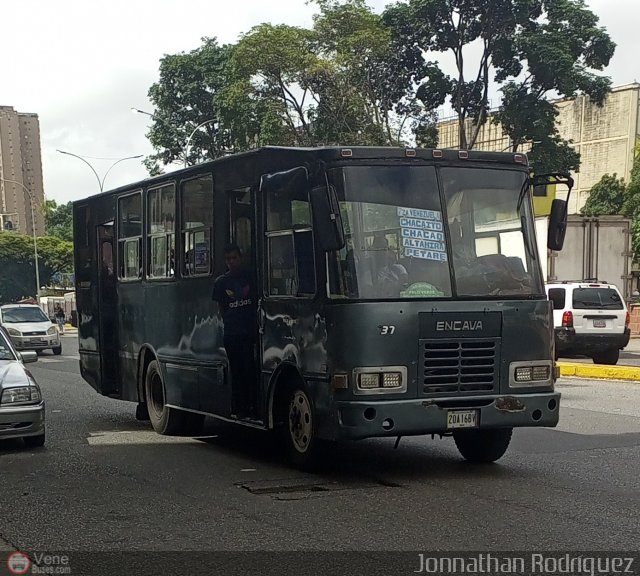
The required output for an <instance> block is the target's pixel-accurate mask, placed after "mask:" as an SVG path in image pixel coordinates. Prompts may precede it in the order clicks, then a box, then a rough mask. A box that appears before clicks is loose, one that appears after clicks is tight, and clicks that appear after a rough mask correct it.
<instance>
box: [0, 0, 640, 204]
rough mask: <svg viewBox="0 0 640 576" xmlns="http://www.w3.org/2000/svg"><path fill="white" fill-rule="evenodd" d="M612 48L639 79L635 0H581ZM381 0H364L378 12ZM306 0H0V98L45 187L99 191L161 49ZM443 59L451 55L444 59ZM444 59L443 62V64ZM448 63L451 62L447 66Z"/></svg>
mask: <svg viewBox="0 0 640 576" xmlns="http://www.w3.org/2000/svg"><path fill="white" fill-rule="evenodd" d="M586 2H587V4H588V5H589V7H590V8H591V10H593V11H594V12H595V13H596V14H598V16H599V17H600V22H601V24H602V25H603V26H605V27H606V28H607V29H608V31H609V34H610V35H611V36H612V38H613V40H614V41H615V42H616V43H617V45H618V47H617V50H616V54H615V56H614V58H613V60H612V62H611V65H610V66H609V68H608V70H607V74H608V75H609V76H611V78H612V80H613V83H614V85H622V84H628V83H631V82H634V81H636V80H638V81H640V65H638V64H637V62H636V59H637V55H638V54H640V34H638V31H637V23H638V21H640V0H586ZM388 3H389V2H388V0H369V2H368V4H369V5H370V6H372V7H373V8H374V10H376V11H377V12H380V11H381V10H382V9H383V8H384V6H385V5H386V4H388ZM314 12H315V9H314V6H313V5H308V4H307V3H306V1H305V0H277V2H267V1H265V0H243V1H241V2H238V1H232V2H223V1H221V0H183V1H182V2H176V1H175V0H171V1H169V0H127V1H124V0H109V1H106V0H89V1H87V0H56V1H55V2H52V1H49V0H5V1H4V2H2V10H1V16H0V18H1V19H2V33H1V34H0V54H1V55H2V63H3V66H2V69H1V72H0V105H5V106H13V108H15V109H16V110H17V111H19V112H34V113H36V114H38V116H39V118H40V130H41V142H42V163H43V175H44V189H45V195H46V197H47V198H48V199H54V200H56V201H57V202H59V203H60V202H67V201H69V200H77V199H79V198H83V197H85V196H90V195H92V194H95V193H97V192H98V191H99V187H98V181H97V179H96V177H95V175H94V174H93V173H92V172H91V170H90V169H89V167H88V166H87V165H86V164H84V163H83V162H81V161H80V160H78V159H77V158H73V157H70V156H64V155H62V154H59V153H57V152H56V149H61V150H66V151H68V152H72V153H74V154H78V155H81V156H85V157H92V158H107V160H99V159H92V158H88V161H89V162H90V163H91V164H92V166H93V167H94V168H95V170H96V171H97V172H98V174H99V176H100V178H102V177H103V176H104V174H105V173H106V171H107V170H108V169H109V167H110V166H111V165H112V164H113V162H114V161H115V160H117V159H119V158H123V157H126V156H133V155H136V154H143V155H147V154H150V153H151V152H152V149H151V146H150V145H149V143H148V142H147V139H146V137H145V134H146V132H147V129H148V124H149V121H150V118H148V117H146V116H144V115H140V114H133V113H132V112H131V107H132V106H133V107H136V108H140V109H142V110H148V111H150V112H151V111H153V109H152V107H151V105H150V103H149V100H148V98H147V92H148V90H149V87H150V86H151V84H153V83H154V82H156V81H157V79H158V65H159V60H160V59H161V58H162V57H163V56H164V55H165V54H176V53H179V52H189V51H191V50H193V49H195V48H197V47H198V46H200V45H201V44H202V42H201V39H202V38H203V37H205V36H208V37H214V36H215V37H217V38H218V41H219V42H220V43H221V44H223V43H227V42H235V41H236V40H237V39H238V36H239V34H241V33H243V32H247V31H248V30H249V29H250V28H251V27H252V26H254V25H256V24H260V23H262V22H271V23H286V24H291V25H300V26H310V25H311V16H312V14H313V13H314ZM447 62H448V61H447ZM447 67H448V66H447ZM449 71H451V70H450V69H449ZM140 162H141V159H140V160H126V161H123V162H120V163H119V164H118V165H117V166H115V167H114V168H113V170H111V172H110V173H109V175H108V177H107V179H106V182H105V190H107V189H109V188H114V187H116V186H120V185H123V184H126V183H128V182H133V181H136V180H139V179H142V178H145V177H146V176H147V174H146V171H145V169H144V167H143V166H142V164H141V163H140Z"/></svg>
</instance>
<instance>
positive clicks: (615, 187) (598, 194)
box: [580, 174, 627, 216]
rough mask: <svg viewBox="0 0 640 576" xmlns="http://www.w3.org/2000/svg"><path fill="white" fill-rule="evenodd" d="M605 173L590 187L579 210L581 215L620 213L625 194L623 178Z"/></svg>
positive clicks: (625, 187) (625, 188)
mask: <svg viewBox="0 0 640 576" xmlns="http://www.w3.org/2000/svg"><path fill="white" fill-rule="evenodd" d="M616 176H617V175H616V174H614V175H613V176H611V175H609V174H605V175H604V176H603V177H602V178H600V180H599V181H598V182H597V183H596V184H595V185H594V186H593V188H591V190H590V191H589V196H588V198H587V201H586V202H585V205H584V206H583V207H582V209H581V210H580V214H582V215H583V216H609V215H613V214H622V207H623V205H624V203H625V199H626V196H627V186H626V184H625V182H624V179H622V178H617V177H616Z"/></svg>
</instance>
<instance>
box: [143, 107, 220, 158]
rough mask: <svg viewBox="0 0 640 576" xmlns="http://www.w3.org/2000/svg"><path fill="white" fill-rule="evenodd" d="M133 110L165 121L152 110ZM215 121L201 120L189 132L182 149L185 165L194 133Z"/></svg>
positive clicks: (158, 120)
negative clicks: (152, 112)
mask: <svg viewBox="0 0 640 576" xmlns="http://www.w3.org/2000/svg"><path fill="white" fill-rule="evenodd" d="M131 111H132V112H134V113H135V114H144V115H145V116H150V117H151V118H153V119H154V120H155V121H157V122H164V120H162V118H158V117H157V116H156V115H155V114H151V112H145V111H144V110H140V109H139V108H133V107H132V108H131ZM213 122H217V120H216V119H211V120H205V121H204V122H201V123H200V124H198V125H197V126H196V127H195V128H194V129H193V131H192V132H191V134H189V137H188V138H187V142H186V144H185V145H184V148H183V149H182V155H183V156H184V167H185V168H186V167H187V161H188V156H189V144H190V143H191V139H192V138H193V136H194V134H195V133H196V132H197V131H198V130H199V129H200V128H202V127H203V126H206V125H207V124H211V123H213Z"/></svg>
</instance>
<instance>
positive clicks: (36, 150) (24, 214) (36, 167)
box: [0, 106, 44, 236]
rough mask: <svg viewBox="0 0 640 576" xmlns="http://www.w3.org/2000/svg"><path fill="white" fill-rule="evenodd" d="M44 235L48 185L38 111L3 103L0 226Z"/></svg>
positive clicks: (0, 227) (1, 228) (1, 108)
mask: <svg viewBox="0 0 640 576" xmlns="http://www.w3.org/2000/svg"><path fill="white" fill-rule="evenodd" d="M25 188H26V189H27V190H28V191H29V193H30V195H31V197H32V198H33V217H34V220H35V232H36V235H37V236H44V215H43V212H42V206H43V204H44V188H43V181H42V156H41V151H40V123H39V121H38V115H37V114H30V113H23V112H17V111H16V110H14V109H13V107H11V106H0V230H14V231H17V232H20V233H22V234H28V235H32V234H33V224H32V213H31V209H32V204H31V201H30V195H29V193H27V190H25Z"/></svg>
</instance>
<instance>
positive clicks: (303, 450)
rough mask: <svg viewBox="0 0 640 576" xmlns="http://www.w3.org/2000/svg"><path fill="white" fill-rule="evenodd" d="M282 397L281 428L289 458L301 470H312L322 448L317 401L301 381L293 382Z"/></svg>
mask: <svg viewBox="0 0 640 576" xmlns="http://www.w3.org/2000/svg"><path fill="white" fill-rule="evenodd" d="M282 399H283V401H282V405H281V420H282V421H281V424H282V426H281V432H282V437H283V442H284V445H285V448H286V451H287V458H288V459H289V461H290V462H291V463H292V464H293V465H294V466H296V467H298V468H300V469H301V470H311V469H312V468H314V466H315V464H316V463H317V452H318V439H317V438H316V421H315V414H314V408H313V403H312V402H311V399H310V397H309V394H308V392H307V391H306V389H305V388H304V387H303V386H302V385H300V384H295V385H292V386H289V387H288V388H287V391H286V393H285V394H284V395H283V397H282Z"/></svg>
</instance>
